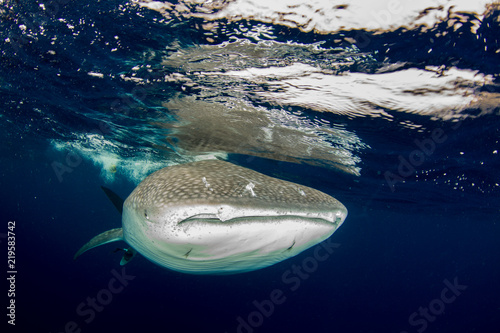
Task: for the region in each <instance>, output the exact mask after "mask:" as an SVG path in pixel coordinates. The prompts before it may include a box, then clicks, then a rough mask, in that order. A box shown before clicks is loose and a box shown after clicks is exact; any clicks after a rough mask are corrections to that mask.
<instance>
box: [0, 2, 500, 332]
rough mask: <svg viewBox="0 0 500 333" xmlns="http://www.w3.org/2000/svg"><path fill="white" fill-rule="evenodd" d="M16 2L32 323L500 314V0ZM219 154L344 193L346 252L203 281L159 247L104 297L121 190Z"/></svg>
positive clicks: (9, 140)
mask: <svg viewBox="0 0 500 333" xmlns="http://www.w3.org/2000/svg"><path fill="white" fill-rule="evenodd" d="M0 4H1V7H0V25H1V29H0V35H1V39H0V48H1V49H0V50H1V53H0V54H1V58H0V60H1V67H0V87H1V88H0V89H1V94H2V95H1V96H2V98H1V100H0V106H1V107H0V130H1V131H0V133H1V138H2V146H1V152H2V154H1V158H2V162H1V163H2V164H1V165H2V167H1V175H2V185H3V186H2V187H3V191H2V192H3V193H2V207H3V211H4V213H2V214H1V215H2V216H3V217H2V218H3V221H2V223H3V227H2V228H3V229H0V233H1V234H0V236H1V237H3V238H1V239H0V241H1V242H2V243H1V246H2V247H3V248H6V246H5V243H7V242H6V240H5V238H6V237H4V236H3V235H6V233H7V231H8V229H7V222H8V221H9V220H16V223H17V235H16V237H17V239H16V244H17V245H16V248H17V256H18V258H17V260H18V263H19V264H18V271H19V275H18V283H17V287H18V292H17V299H16V300H17V302H18V307H17V313H16V315H17V317H16V318H17V325H16V326H15V327H14V326H12V325H10V326H9V329H10V330H11V331H16V330H19V331H22V330H21V328H23V327H26V329H31V330H34V329H35V328H36V330H37V331H48V332H56V331H57V332H63V331H65V330H66V332H80V331H78V330H81V331H85V332H109V331H125V332H129V331H130V332H135V331H153V330H155V331H158V330H159V331H165V332H166V331H169V332H171V331H182V332H200V331H205V332H207V331H208V332H245V333H251V332H304V331H308V332H309V331H310V332H398V333H400V332H420V333H421V332H424V331H425V332H458V331H463V332H496V331H499V330H500V322H499V318H500V303H499V299H500V297H499V296H500V289H499V288H498V285H497V284H498V283H497V282H498V278H499V276H500V270H499V266H498V261H499V255H500V246H499V244H500V243H499V242H498V235H499V232H500V229H499V227H500V226H499V219H498V213H499V212H500V208H499V204H500V200H499V199H500V177H499V171H498V170H499V167H500V162H499V153H498V151H499V150H500V144H499V140H500V139H499V137H500V135H499V131H500V130H499V127H500V121H499V115H500V112H499V102H500V95H499V92H500V88H499V84H498V79H499V73H500V39H499V38H500V37H499V36H500V16H499V13H500V9H499V8H500V7H499V5H498V4H496V3H494V2H493V1H483V0H481V1H479V0H478V1H461V0H448V1H447V0H426V1H403V0H399V1H398V0H392V1H364V0H350V1H344V2H339V1H321V0H316V1H309V2H303V1H260V0H259V1H248V0H235V1H194V0H193V1H188V0H185V1H178V2H162V1H149V0H145V1H128V2H127V1H90V2H89V1H86V2H82V1H74V0H51V1H36V2H35V1H29V2H28V1H0ZM207 158H219V159H225V160H228V161H231V162H233V163H236V164H239V165H242V166H245V167H248V168H251V169H254V170H257V171H260V172H263V173H266V174H268V175H271V176H274V177H278V178H281V179H285V180H289V181H294V182H297V183H300V184H303V185H307V186H311V187H314V188H317V189H319V190H321V191H323V192H326V193H328V194H330V195H332V196H334V197H336V198H337V199H339V200H340V201H342V202H343V203H344V204H345V205H346V206H347V208H348V210H349V217H348V218H347V220H346V222H345V223H344V225H343V226H342V227H341V228H340V229H339V230H338V231H337V232H336V233H335V234H334V235H333V236H332V238H331V242H333V243H335V244H336V245H335V246H334V247H331V248H328V249H330V250H331V249H332V248H334V250H332V251H331V253H330V252H328V253H329V256H328V259H327V260H325V261H323V262H318V261H317V260H316V259H314V260H316V261H315V263H316V264H315V265H313V264H310V263H311V262H312V260H313V259H311V258H314V253H315V252H314V250H310V251H309V252H307V251H306V252H304V253H302V254H301V255H299V256H297V257H295V258H292V259H290V260H288V261H286V262H283V263H281V264H279V265H276V266H273V267H271V268H268V269H265V270H262V271H257V272H253V273H248V274H243V275H235V276H231V277H200V276H194V277H193V276H189V275H183V274H179V273H174V272H171V271H167V270H165V269H161V268H159V267H155V266H153V264H151V263H149V262H147V261H146V260H145V259H144V258H139V259H138V260H134V262H132V263H130V264H129V265H127V266H126V270H127V273H128V274H130V275H133V276H134V277H135V278H134V279H131V280H130V281H129V283H126V286H124V288H123V290H120V292H117V293H114V294H109V295H111V298H110V299H109V300H107V299H104V298H103V297H107V296H103V295H104V294H105V293H106V292H101V294H98V293H99V292H100V291H101V290H105V289H106V288H108V286H109V285H108V283H109V281H110V279H112V278H113V277H114V276H115V275H113V274H118V273H117V272H118V271H120V270H121V268H120V266H118V261H119V258H118V257H117V255H113V254H109V255H108V253H109V252H112V250H113V249H114V248H113V247H110V248H108V249H104V248H103V249H99V250H95V252H93V253H89V254H88V255H86V256H85V257H82V259H81V261H80V260H79V261H78V262H75V263H73V261H72V256H73V254H74V252H75V251H76V250H77V249H78V248H79V246H80V245H81V244H83V243H84V242H86V241H87V240H88V239H89V238H90V237H92V236H94V235H96V234H97V233H98V232H101V231H104V230H107V229H111V228H115V227H118V226H119V225H120V219H119V216H118V215H117V214H116V213H115V212H114V211H113V208H112V206H111V205H110V204H109V203H108V202H107V201H106V198H105V197H104V195H103V194H102V193H101V192H100V191H101V190H100V189H99V186H100V185H105V186H107V187H110V188H113V189H114V190H115V191H117V192H118V193H120V195H122V196H124V197H126V196H127V195H128V194H129V193H130V191H131V190H132V189H133V188H134V186H135V185H137V184H138V183H139V182H140V181H141V180H142V179H144V177H146V176H147V175H148V174H150V173H151V172H153V171H155V170H158V169H160V168H161V167H164V166H168V165H172V164H177V163H184V162H189V161H195V160H200V159H207ZM325 251H326V250H325ZM4 253H6V251H4ZM309 264H310V265H313V266H307V265H309ZM304 265H306V266H304ZM294 267H299V268H300V267H302V268H303V269H305V272H301V273H299V272H298V271H297V268H294ZM113 269H115V270H116V271H114V273H113V271H112V270H113ZM306 272H307V273H306ZM457 281H458V282H457ZM450 284H452V285H453V284H455V287H450ZM457 285H459V286H466V287H457ZM445 288H448V289H447V290H448V292H447V291H444V290H445ZM453 288H455V289H453ZM457 288H458V289H457ZM460 288H462V289H460ZM276 290H277V292H278V293H279V292H282V294H280V295H281V297H278V298H273V296H272V295H274V296H276V295H277V294H276V293H274V294H273V291H276ZM450 290H451V291H452V292H454V294H453V295H452V293H451V292H450ZM97 295H100V296H99V297H101V299H100V300H101V303H99V304H101V305H103V304H104V303H105V304H104V305H103V306H102V308H101V307H98V308H93V309H92V306H90V305H89V304H88V303H87V302H88V297H90V298H92V297H98V296H97ZM106 295H108V294H106ZM442 295H446V296H442ZM452 296H455V297H452ZM276 297H277V296H276ZM443 297H444V299H443ZM273 299H274V303H272V306H271V305H270V304H271V303H269V302H270V300H273ZM82 303H83V304H84V305H83V306H81V307H80V308H79V306H80V305H81V304H82ZM5 304H7V303H5ZM263 304H264V305H263ZM266 306H268V307H267V308H266ZM263 307H264V308H263ZM271 308H272V310H271ZM424 308H429V309H430V310H429V311H430V314H429V315H426V314H425V313H422V311H424V310H425V309H424ZM266 309H267V310H266ZM420 309H424V310H420ZM82 311H83V314H82ZM85 311H87V312H85ZM266 311H267V312H266ZM91 314H93V315H91ZM4 320H5V316H4ZM68 323H69V324H68ZM68 325H69V326H68ZM20 327H21V328H20ZM68 327H69V328H68ZM26 329H25V330H24V331H26Z"/></svg>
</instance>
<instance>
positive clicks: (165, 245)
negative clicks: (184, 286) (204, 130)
mask: <svg viewBox="0 0 500 333" xmlns="http://www.w3.org/2000/svg"><path fill="white" fill-rule="evenodd" d="M106 190H107V189H106ZM107 194H108V197H110V199H111V200H112V201H113V203H114V204H115V206H116V208H117V209H118V210H120V211H121V212H122V227H121V228H115V229H111V230H108V231H105V232H103V233H101V234H99V235H97V236H96V237H94V238H92V239H91V240H90V241H89V242H88V243H87V244H85V245H84V246H83V247H82V248H81V249H80V250H79V251H78V252H77V253H76V254H75V259H76V258H77V257H78V256H80V255H81V254H82V253H84V252H86V251H87V250H90V249H92V248H94V247H96V246H99V245H103V244H107V243H110V242H115V241H125V242H126V243H127V244H128V245H129V246H130V248H129V249H125V255H124V257H123V259H122V261H121V264H122V265H123V264H126V263H127V262H128V261H129V260H130V259H131V258H132V257H133V256H134V255H135V254H136V253H139V254H141V255H142V256H144V257H146V258H147V259H149V260H150V261H152V262H154V263H156V264H158V265H160V266H163V267H166V268H169V269H171V270H175V271H179V272H183V273H190V274H234V273H242V272H248V271H253V270H257V269H261V268H264V267H268V266H271V265H273V264H276V263H278V262H280V261H283V260H285V259H288V258H290V257H293V256H295V255H297V254H299V253H301V252H302V251H304V250H306V249H308V248H310V247H311V246H313V245H315V244H318V243H320V242H322V241H323V240H325V239H327V238H328V237H330V236H331V235H332V234H333V233H334V232H335V231H336V230H337V228H338V227H340V225H342V223H343V222H344V220H345V218H346V216H347V209H346V207H345V206H344V205H343V204H342V203H340V202H339V201H338V200H337V199H335V198H333V197H332V196H330V195H328V194H326V193H323V192H320V191H318V190H316V189H313V188H310V187H307V186H303V185H299V184H296V183H292V182H289V181H285V180H281V179H278V178H274V177H270V176H267V175H264V174H262V173H259V172H257V171H254V170H251V169H248V168H245V167H241V166H238V165H235V164H232V163H230V162H226V161H221V160H203V161H198V162H192V163H186V164H179V165H173V166H168V167H165V168H163V169H160V170H158V171H156V172H154V173H152V174H151V175H149V176H148V177H146V178H145V179H144V180H143V181H142V182H141V183H140V184H139V185H138V186H137V187H136V188H135V189H134V190H133V191H132V193H131V194H130V195H129V196H128V198H127V199H126V200H125V201H124V202H123V201H122V200H121V199H119V197H118V196H117V195H116V194H114V193H113V192H111V191H110V190H107Z"/></svg>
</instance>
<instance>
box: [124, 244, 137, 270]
mask: <svg viewBox="0 0 500 333" xmlns="http://www.w3.org/2000/svg"><path fill="white" fill-rule="evenodd" d="M123 250H124V251H125V253H124V254H123V258H122V260H120V266H123V265H126V264H128V263H129V262H130V260H132V259H133V258H134V257H135V255H136V254H137V251H136V250H134V249H133V248H131V247H129V248H128V249H123Z"/></svg>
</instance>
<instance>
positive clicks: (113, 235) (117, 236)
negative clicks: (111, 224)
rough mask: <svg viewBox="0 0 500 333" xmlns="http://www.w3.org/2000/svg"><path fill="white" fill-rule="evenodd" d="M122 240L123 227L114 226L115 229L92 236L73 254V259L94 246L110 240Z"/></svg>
mask: <svg viewBox="0 0 500 333" xmlns="http://www.w3.org/2000/svg"><path fill="white" fill-rule="evenodd" d="M120 240H123V229H122V228H116V229H111V230H108V231H105V232H103V233H102V234H99V235H97V236H95V237H94V238H92V239H91V240H90V241H89V242H88V243H87V244H85V245H84V246H82V248H81V249H80V250H78V252H77V253H76V254H75V256H74V257H73V259H76V258H78V257H79V256H80V255H81V254H82V253H83V252H85V251H88V250H90V249H92V248H94V247H96V246H99V245H103V244H107V243H111V242H116V241H120Z"/></svg>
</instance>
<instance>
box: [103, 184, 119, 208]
mask: <svg viewBox="0 0 500 333" xmlns="http://www.w3.org/2000/svg"><path fill="white" fill-rule="evenodd" d="M101 189H102V190H103V191H104V193H106V196H107V197H108V199H109V200H110V201H111V202H112V203H113V205H114V206H115V208H116V209H117V210H118V212H119V213H120V215H122V213H123V199H122V198H120V196H119V195H118V194H116V193H115V192H113V191H112V190H110V189H109V188H107V187H104V186H101Z"/></svg>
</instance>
